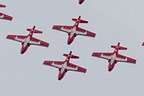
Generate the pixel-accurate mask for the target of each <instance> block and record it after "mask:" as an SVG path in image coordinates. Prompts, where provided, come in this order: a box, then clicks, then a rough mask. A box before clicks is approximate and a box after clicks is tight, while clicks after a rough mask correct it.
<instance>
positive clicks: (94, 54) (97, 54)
mask: <svg viewBox="0 0 144 96" xmlns="http://www.w3.org/2000/svg"><path fill="white" fill-rule="evenodd" d="M101 54H102V53H97V52H93V53H92V56H96V57H101Z"/></svg>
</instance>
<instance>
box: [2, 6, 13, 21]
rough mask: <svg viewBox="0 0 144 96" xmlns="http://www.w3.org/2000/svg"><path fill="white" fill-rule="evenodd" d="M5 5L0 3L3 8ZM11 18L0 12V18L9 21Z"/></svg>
mask: <svg viewBox="0 0 144 96" xmlns="http://www.w3.org/2000/svg"><path fill="white" fill-rule="evenodd" d="M5 7H6V6H5V5H2V4H0V8H5ZM12 18H13V17H12V16H9V15H6V14H4V13H1V12H0V19H4V20H10V21H11V20H12Z"/></svg>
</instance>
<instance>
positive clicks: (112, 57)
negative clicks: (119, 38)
mask: <svg viewBox="0 0 144 96" xmlns="http://www.w3.org/2000/svg"><path fill="white" fill-rule="evenodd" d="M111 47H112V48H114V49H115V50H114V52H93V53H92V56H94V57H99V58H103V59H107V60H108V62H109V64H108V71H112V70H113V68H114V67H115V64H116V63H117V62H127V63H132V64H135V63H136V60H135V59H133V58H130V57H127V56H124V55H121V54H119V53H118V51H119V50H127V48H126V47H123V46H120V42H118V44H117V45H111Z"/></svg>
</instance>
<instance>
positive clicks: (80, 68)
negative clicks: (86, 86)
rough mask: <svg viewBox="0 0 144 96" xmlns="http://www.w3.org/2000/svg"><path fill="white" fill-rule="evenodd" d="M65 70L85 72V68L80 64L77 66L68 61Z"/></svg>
mask: <svg viewBox="0 0 144 96" xmlns="http://www.w3.org/2000/svg"><path fill="white" fill-rule="evenodd" d="M67 70H68V71H77V72H82V73H86V69H85V68H82V67H80V66H77V65H74V64H72V63H69V64H68V65H67Z"/></svg>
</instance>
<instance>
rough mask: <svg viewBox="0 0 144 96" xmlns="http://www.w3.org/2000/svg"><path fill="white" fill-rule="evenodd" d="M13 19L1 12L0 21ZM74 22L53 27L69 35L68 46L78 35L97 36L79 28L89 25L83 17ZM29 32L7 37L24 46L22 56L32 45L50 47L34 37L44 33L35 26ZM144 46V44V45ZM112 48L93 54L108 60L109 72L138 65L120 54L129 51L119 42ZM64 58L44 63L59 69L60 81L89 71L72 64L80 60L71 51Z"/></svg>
mask: <svg viewBox="0 0 144 96" xmlns="http://www.w3.org/2000/svg"><path fill="white" fill-rule="evenodd" d="M83 2H84V0H79V4H82V3H83ZM5 7H6V6H5V5H2V4H0V8H5ZM12 18H13V17H12V16H9V15H6V14H4V13H1V12H0V19H4V20H10V21H11V20H12ZM72 20H73V21H75V24H74V25H73V26H65V25H54V26H53V27H52V29H55V30H59V31H62V32H66V33H68V39H67V44H68V45H70V44H71V43H72V42H73V40H74V38H75V37H76V36H77V35H81V36H89V37H93V38H94V37H95V36H96V34H95V33H94V32H91V31H88V30H85V29H82V28H80V27H79V23H88V21H86V20H83V19H81V16H79V17H78V18H72ZM27 31H29V34H28V35H7V37H6V38H7V39H10V40H14V41H18V42H21V44H22V47H21V51H20V53H21V54H24V53H25V52H26V51H27V49H28V47H29V46H30V45H38V46H43V47H48V46H49V43H47V42H45V41H42V40H39V39H37V38H34V37H33V34H34V33H39V34H42V31H40V30H37V29H35V26H33V28H27ZM142 46H144V43H142ZM111 47H112V48H114V51H113V52H93V53H92V56H93V57H98V58H103V59H107V60H108V62H109V64H108V71H112V70H113V68H114V67H115V65H116V63H117V62H127V63H132V64H135V63H136V60H135V59H133V58H130V57H127V56H124V55H121V54H119V53H118V51H119V50H127V48H126V47H123V46H120V42H118V44H117V45H111ZM63 56H65V57H66V59H65V60H64V61H51V60H45V61H44V62H43V64H44V65H48V66H52V67H56V68H58V69H59V74H58V80H61V79H62V78H63V77H64V76H65V74H66V73H67V71H77V72H82V73H86V71H87V69H86V68H83V67H80V66H78V65H75V64H72V63H70V59H78V58H79V56H76V55H73V54H72V51H70V53H69V54H63Z"/></svg>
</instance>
